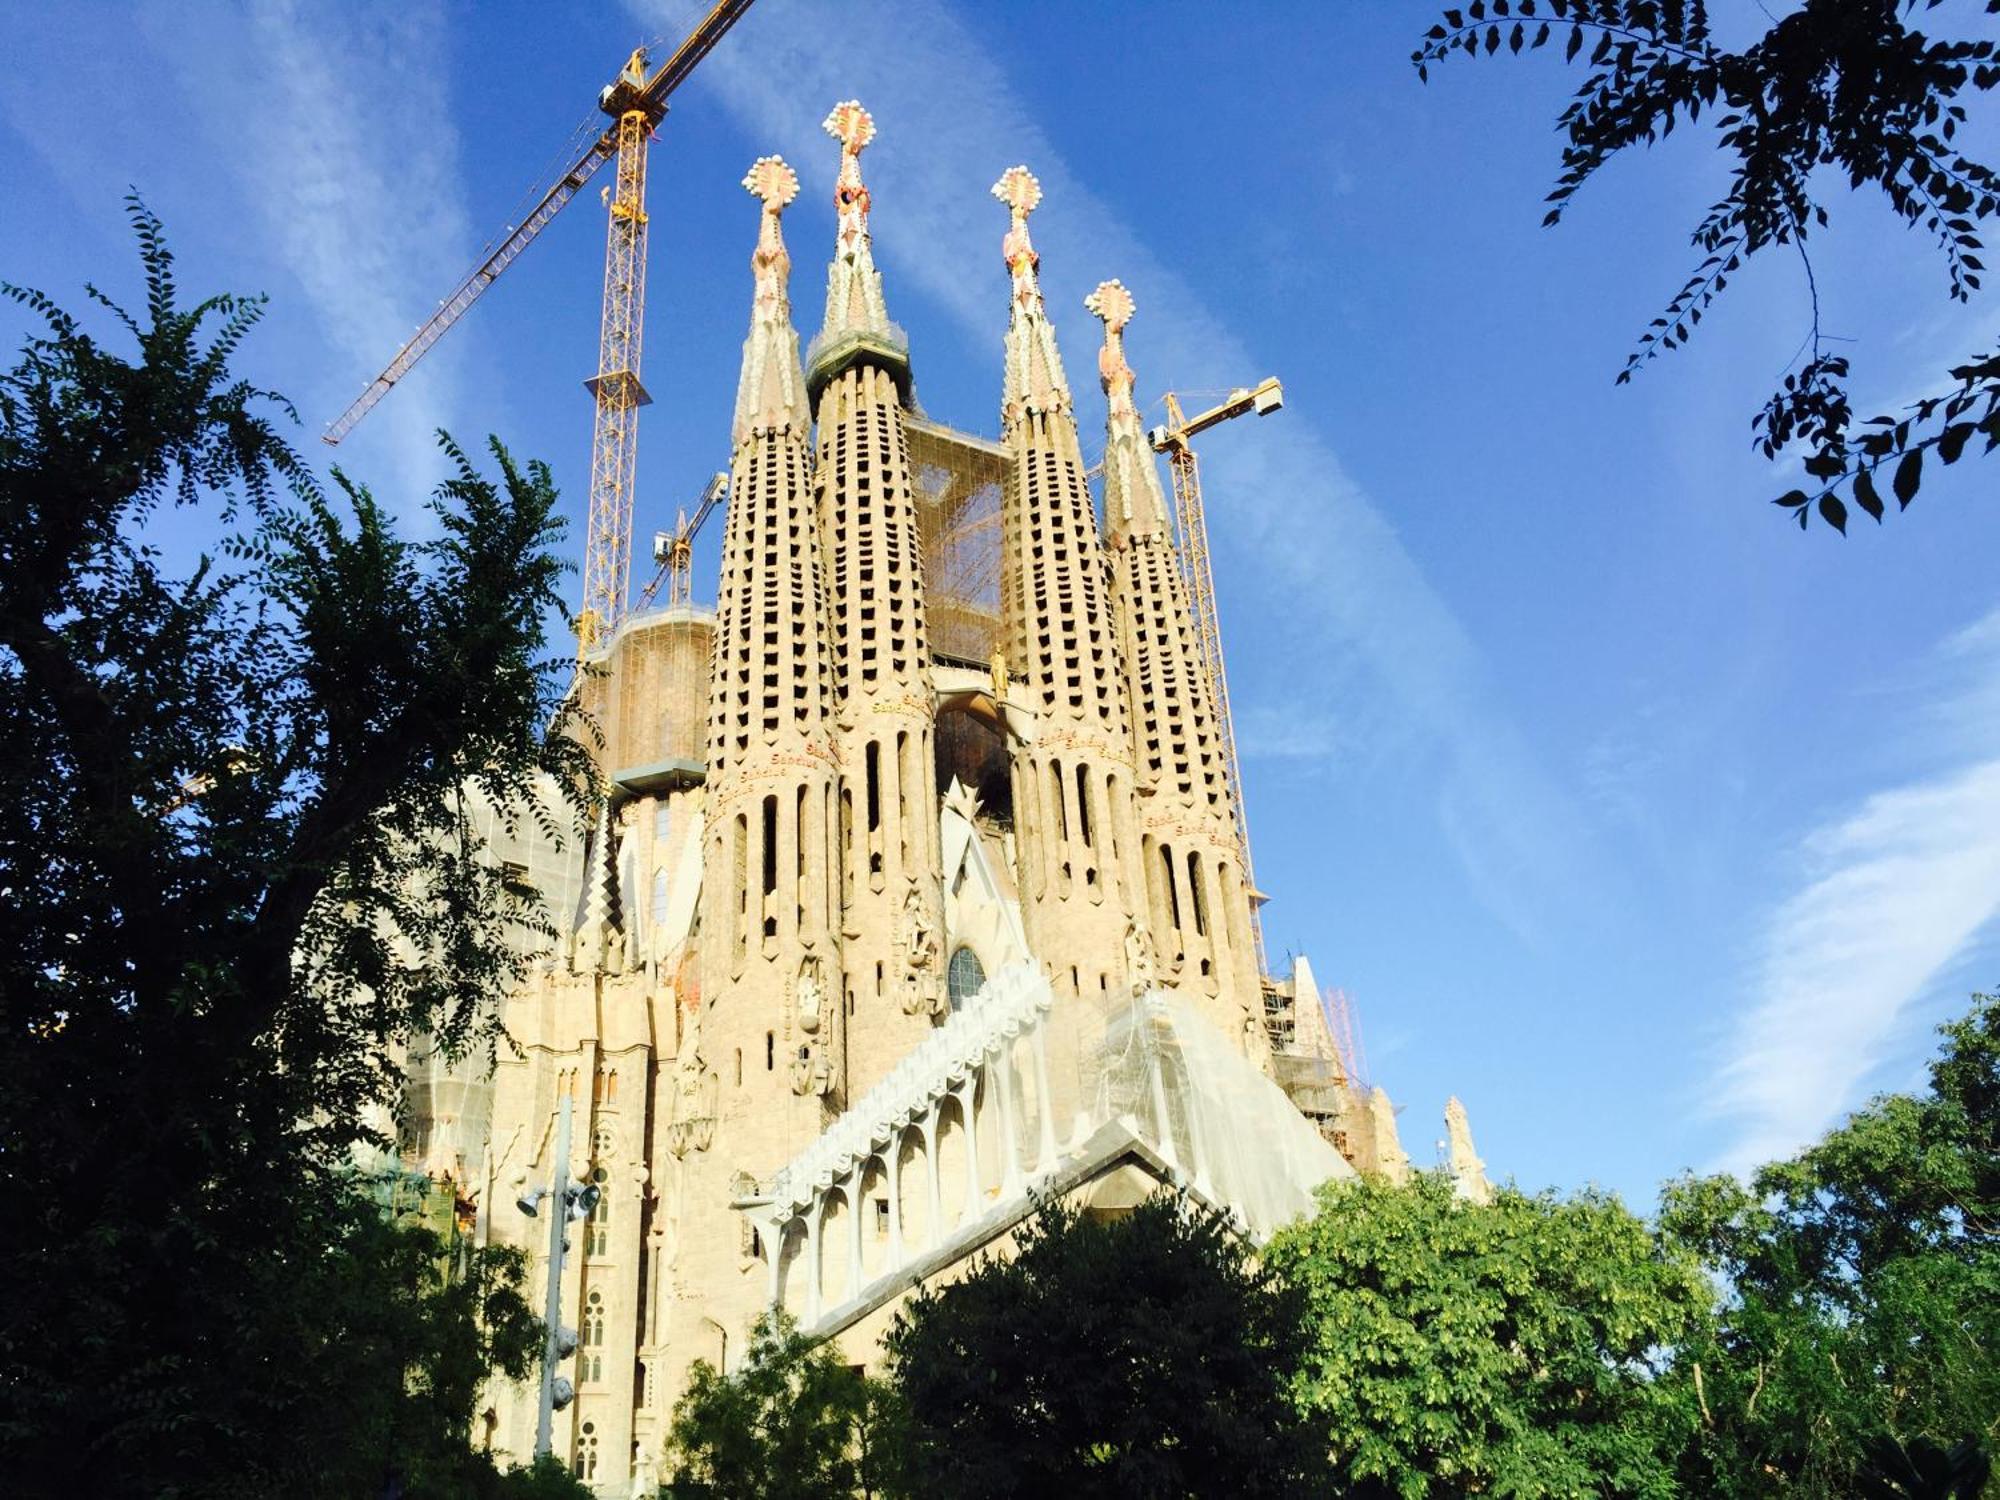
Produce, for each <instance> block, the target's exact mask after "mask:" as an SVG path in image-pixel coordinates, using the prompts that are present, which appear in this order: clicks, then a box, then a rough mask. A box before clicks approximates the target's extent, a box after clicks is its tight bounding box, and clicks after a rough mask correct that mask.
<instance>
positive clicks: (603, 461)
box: [323, 0, 751, 652]
mask: <svg viewBox="0 0 2000 1500" xmlns="http://www.w3.org/2000/svg"><path fill="white" fill-rule="evenodd" d="M750 4H751V0H719V3H718V4H716V5H715V6H714V7H713V8H712V9H711V10H710V11H709V12H708V14H707V15H706V16H704V17H703V18H702V21H701V24H700V25H698V26H696V27H695V29H694V30H693V31H692V32H691V33H689V35H688V38H687V40H686V41H684V42H682V43H681V44H680V46H679V47H677V48H676V49H675V50H674V54H673V56H671V57H669V58H668V59H667V60H666V61H665V62H664V63H662V64H661V65H660V67H659V68H658V69H657V70H656V71H654V72H653V73H651V74H648V73H647V71H646V70H647V65H648V58H647V53H646V49H645V48H644V47H641V48H639V49H638V50H637V51H635V52H634V53H633V54H632V56H631V57H630V58H629V59H628V60H627V61H626V63H625V67H624V69H623V71H621V72H620V73H619V75H618V77H617V78H616V79H614V80H613V81H612V83H611V84H610V85H609V86H608V87H607V88H605V89H604V91H603V92H602V93H601V94H600V95H599V96H598V100H597V107H598V109H599V110H601V111H602V112H603V113H604V114H607V115H609V116H610V117H611V119H612V121H613V123H612V125H611V126H610V127H609V128H608V129H604V128H601V127H599V126H596V125H594V124H593V125H590V126H588V127H587V128H586V129H584V130H582V131H579V135H580V136H587V137H591V139H590V140H589V143H588V145H587V146H586V147H585V148H584V149H583V152H582V154H581V155H580V156H579V157H577V159H576V160H575V161H574V162H573V163H572V164H571V165H570V166H568V167H566V168H565V169H564V170H563V171H561V172H559V173H558V174H557V175H556V176H555V178H554V180H553V181H552V182H551V183H550V184H549V185H548V186H547V187H545V188H544V189H543V190H542V191H541V192H540V194H539V195H538V197H537V199H536V202H535V206H534V209H533V210H532V211H531V212H530V213H529V214H528V216H527V217H526V218H525V219H523V220H522V221H521V222H520V224H518V225H516V226H513V227H511V228H509V229H508V230H507V231H506V232H505V233H503V234H502V235H500V236H499V237H498V238H497V239H496V240H495V241H493V242H492V243H490V244H489V245H488V246H487V250H486V253H485V254H483V255H482V256H481V258H480V261H479V264H478V265H476V266H474V267H473V269H472V271H471V273H470V274H469V275H467V276H466V278H465V279H464V280H463V281H461V282H459V284H458V285H457V286H456V287H454V288H453V289H452V291H451V294H450V295H449V296H448V297H446V298H445V299H444V301H443V302H441V303H439V304H438V308H437V311H436V312H434V313H432V314H431V316H430V317H429V319H428V320H426V321H425V323H424V324H423V326H422V327H420V328H419V329H417V331H416V332H415V333H414V334H412V335H411V336H410V339H409V342H407V343H406V344H404V345H403V347H402V348H401V349H399V350H397V351H396V357H395V358H394V359H392V360H390V361H389V364H388V367H387V368H386V369H384V370H383V371H382V373H381V374H380V375H377V376H376V377H375V379H374V380H373V381H371V382H370V383H369V385H368V388H367V389H366V390H364V391H363V392H362V393H361V394H360V395H359V396H357V397H356V398H355V400H354V402H353V404H352V405H350V406H349V407H348V408H347V410H346V411H344V412H342V413H341V414H340V416H339V418H338V419H336V420H335V421H334V422H333V423H332V425H331V426H329V427H328V428H327V429H326V432H325V433H324V434H323V436H324V438H325V440H326V441H327V442H329V443H338V442H339V441H340V440H341V439H342V438H344V437H346V436H347V434H348V433H349V432H350V431H352V430H353V428H354V424H355V423H356V422H359V421H360V420H361V419H362V418H363V417H364V416H366V415H367V414H368V412H369V411H370V410H371V409H372V408H373V407H374V405H375V403H376V402H378V401H380V400H381V399H382V398H383V397H384V396H385V395H387V394H388V393H389V388H390V387H391V386H393V385H395V383H396V382H397V381H399V380H401V379H402V378H403V377H404V376H405V375H407V374H409V372H410V369H411V367H412V366H414V365H415V364H416V362H417V361H418V360H420V359H422V358H423V357H424V355H425V354H426V353H428V352H429V351H430V348H431V346H432V345H433V344H435V343H437V341H438V340H439V339H440V338H442V337H444V334H445V331H446V330H447V329H449V328H450V327H451V326H452V324H454V323H456V322H457V321H458V320H459V319H460V318H461V317H463V316H464V315H465V311H466V309H467V308H469V307H470V306H471V305H472V304H473V302H474V301H475V300H477V298H478V297H479V295H480V293H482V292H484V291H485V290H486V289H487V288H488V287H489V286H491V285H493V283H494V281H495V280H496V279H497V278H498V277H499V275H500V273H501V272H502V271H504V270H506V269H507V267H508V266H510V265H512V264H513V263H514V261H515V259H516V258H517V257H518V256H519V255H520V253H521V252H522V251H523V250H525V249H526V248H527V246H528V242H529V241H530V240H532V239H534V237H535V236H536V235H538V234H540V233H541V232H542V230H543V229H544V228H545V227H546V226H547V225H548V222H549V220H551V219H553V218H554V217H555V216H556V214H557V213H558V212H559V211H560V210H561V209H562V207H563V206H564V205H565V204H566V203H568V202H569V201H570V199H572V198H574V197H575V196H576V195H577V193H578V192H579V191H581V190H582V188H583V185H584V184H585V183H586V182H588V181H589V180H590V179H591V177H592V176H593V175H594V174H595V173H596V171H597V169H598V168H599V167H601V166H603V165H604V164H605V163H606V162H609V161H612V160H614V159H615V160H616V162H617V164H618V169H617V172H616V174H615V177H616V180H615V182H614V183H613V184H612V186H610V187H608V188H607V189H605V193H604V201H605V206H606V207H607V209H608V210H609V217H610V222H609V226H608V228H607V230H606V233H605V244H604V313H603V320H602V323H601V325H600V331H599V336H598V343H597V374H596V375H595V376H594V377H593V378H592V379H590V380H589V381H586V382H585V386H586V388H587V389H588V390H589V391H590V393H591V395H592V397H593V398H594V399H595V400H596V402H597V419H596V424H595V427H594V430H593V432H592V435H591V445H590V522H589V534H588V536H587V538H586V540H585V543H584V558H583V608H582V609H581V610H580V611H579V612H578V614H577V637H578V640H577V647H578V650H579V652H587V651H589V650H590V649H591V648H592V647H593V646H594V645H595V644H596V643H597V642H598V641H599V640H601V639H603V638H604V637H605V636H607V635H608V634H610V632H611V631H613V630H614V629H616V628H617V625H618V621H619V620H620V618H622V617H623V615H624V613H625V597H626V591H627V589H628V587H629V582H628V577H629V574H630V571H631V552H632V492H633V484H634V478H635V475H636V473H637V460H638V438H639V426H638V414H639V408H640V407H642V406H644V405H646V404H647V403H648V402H649V401H650V400H651V399H652V398H651V397H649V396H648V395H647V394H646V388H645V386H643V385H641V384H640V382H639V355H640V344H641V332H642V330H643V328H644V326H645V320H646V144H647V142H648V141H649V140H650V139H651V138H652V135H653V130H654V128H655V127H656V126H657V125H658V124H659V123H660V121H661V120H662V119H663V118H665V116H666V113H667V97H668V96H669V95H670V94H672V93H673V91H674V90H675V89H676V88H678V87H679V86H680V85H681V84H682V83H683V82H684V81H686V79H687V76H688V74H690V73H691V72H693V71H694V67H695V64H696V63H698V62H700V61H701V60H702V59H703V58H704V57H706V56H708V54H709V53H710V52H711V51H713V50H714V48H715V44H716V43H717V42H719V41H721V40H722V37H723V35H724V33H726V32H727V31H728V30H729V28H730V27H731V26H733V25H735V24H736V22H737V20H738V19H739V18H741V16H742V15H743V12H745V11H746V10H748V9H749V8H750Z"/></svg>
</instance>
